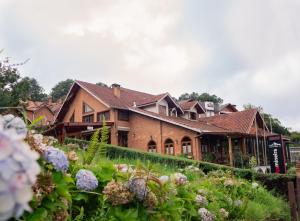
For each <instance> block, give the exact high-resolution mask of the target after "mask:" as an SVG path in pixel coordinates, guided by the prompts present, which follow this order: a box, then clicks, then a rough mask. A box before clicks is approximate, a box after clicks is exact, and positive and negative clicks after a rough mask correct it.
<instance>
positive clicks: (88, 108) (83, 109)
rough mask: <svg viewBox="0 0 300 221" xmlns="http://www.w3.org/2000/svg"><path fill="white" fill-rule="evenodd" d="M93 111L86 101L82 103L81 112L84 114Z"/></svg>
mask: <svg viewBox="0 0 300 221" xmlns="http://www.w3.org/2000/svg"><path fill="white" fill-rule="evenodd" d="M93 111H94V109H93V108H91V107H90V106H89V105H88V104H86V103H83V104H82V112H83V113H84V114H86V113H91V112H93Z"/></svg>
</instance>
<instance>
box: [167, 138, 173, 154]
mask: <svg viewBox="0 0 300 221" xmlns="http://www.w3.org/2000/svg"><path fill="white" fill-rule="evenodd" d="M165 153H166V154H168V155H174V142H173V140H171V139H167V140H166V141H165Z"/></svg>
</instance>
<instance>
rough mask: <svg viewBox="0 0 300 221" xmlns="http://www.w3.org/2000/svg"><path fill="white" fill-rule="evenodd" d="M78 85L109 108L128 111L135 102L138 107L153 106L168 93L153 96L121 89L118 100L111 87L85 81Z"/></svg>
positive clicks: (79, 82)
mask: <svg viewBox="0 0 300 221" xmlns="http://www.w3.org/2000/svg"><path fill="white" fill-rule="evenodd" d="M76 83H78V84H79V85H80V86H82V87H83V88H85V89H86V90H88V91H89V92H90V93H92V94H93V95H95V96H96V97H97V98H98V99H100V100H101V101H103V102H104V103H105V104H106V105H107V106H110V107H113V108H124V109H127V108H129V107H132V106H133V105H134V102H135V104H136V105H137V106H142V105H146V104H151V103H154V102H156V101H158V100H160V99H161V98H162V97H164V96H165V95H167V93H164V94H159V95H152V94H148V93H144V92H139V91H135V90H130V89H127V88H123V87H121V88H120V90H121V93H120V98H118V97H116V96H115V95H114V93H113V89H112V88H110V87H103V86H98V85H96V84H91V83H87V82H83V81H76Z"/></svg>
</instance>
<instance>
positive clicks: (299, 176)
mask: <svg viewBox="0 0 300 221" xmlns="http://www.w3.org/2000/svg"><path fill="white" fill-rule="evenodd" d="M296 202H297V208H298V217H300V162H299V161H297V162H296Z"/></svg>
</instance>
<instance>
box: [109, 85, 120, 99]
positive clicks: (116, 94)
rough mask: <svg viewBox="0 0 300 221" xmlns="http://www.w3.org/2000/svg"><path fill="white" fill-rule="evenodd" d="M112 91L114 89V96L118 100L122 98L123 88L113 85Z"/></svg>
mask: <svg viewBox="0 0 300 221" xmlns="http://www.w3.org/2000/svg"><path fill="white" fill-rule="evenodd" d="M111 87H112V89H113V92H114V95H115V96H116V97H118V98H120V96H121V89H120V88H121V86H120V85H119V84H112V85H111Z"/></svg>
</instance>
